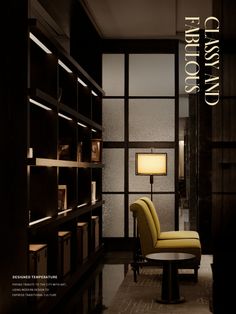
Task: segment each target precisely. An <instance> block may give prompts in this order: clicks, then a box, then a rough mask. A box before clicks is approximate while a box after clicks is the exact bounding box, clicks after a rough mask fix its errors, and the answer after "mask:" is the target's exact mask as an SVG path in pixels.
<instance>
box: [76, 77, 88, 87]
mask: <svg viewBox="0 0 236 314" xmlns="http://www.w3.org/2000/svg"><path fill="white" fill-rule="evenodd" d="M77 81H78V82H79V83H80V84H81V85H83V86H84V87H86V86H87V84H85V83H84V81H82V80H81V79H80V78H79V77H77Z"/></svg>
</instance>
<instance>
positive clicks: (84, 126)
mask: <svg viewBox="0 0 236 314" xmlns="http://www.w3.org/2000/svg"><path fill="white" fill-rule="evenodd" d="M77 124H78V125H80V126H82V127H83V128H87V125H85V124H83V123H81V122H77Z"/></svg>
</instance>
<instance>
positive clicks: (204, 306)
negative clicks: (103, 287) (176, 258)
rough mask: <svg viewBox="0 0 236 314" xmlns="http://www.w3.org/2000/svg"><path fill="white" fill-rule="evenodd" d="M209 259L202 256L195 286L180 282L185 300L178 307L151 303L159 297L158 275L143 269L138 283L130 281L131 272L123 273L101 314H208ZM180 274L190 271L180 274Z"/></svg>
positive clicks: (155, 270) (148, 268) (153, 269)
mask: <svg viewBox="0 0 236 314" xmlns="http://www.w3.org/2000/svg"><path fill="white" fill-rule="evenodd" d="M211 263H212V256H211V255H203V256H202V259H201V265H200V268H199V273H198V282H197V283H195V282H193V281H190V280H189V279H188V280H185V279H181V280H180V283H179V284H180V285H179V287H180V295H181V296H183V297H184V298H185V300H186V301H185V302H184V303H180V304H160V303H157V302H156V301H155V300H156V299H157V297H159V296H160V294H161V273H162V270H161V269H158V268H153V267H152V268H151V267H143V268H142V269H141V271H140V275H139V276H138V282H137V283H135V282H134V280H133V272H132V270H131V269H129V271H128V272H127V275H126V277H125V278H124V281H123V282H122V284H121V285H120V287H119V289H118V291H117V293H116V295H115V297H114V298H113V300H112V302H111V305H110V306H109V308H108V309H107V310H106V311H105V312H104V313H105V314H114V313H116V314H139V313H140V314H154V313H155V314H157V313H158V314H209V313H211V312H210V307H209V299H210V298H211V290H212V273H211V266H210V265H211ZM179 272H180V273H181V272H182V273H186V272H192V270H180V271H179Z"/></svg>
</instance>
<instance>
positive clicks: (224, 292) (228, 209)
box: [212, 0, 236, 314]
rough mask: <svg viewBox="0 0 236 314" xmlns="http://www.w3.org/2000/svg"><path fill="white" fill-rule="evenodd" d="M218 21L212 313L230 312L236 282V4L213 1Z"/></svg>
mask: <svg viewBox="0 0 236 314" xmlns="http://www.w3.org/2000/svg"><path fill="white" fill-rule="evenodd" d="M214 14H215V15H216V16H218V17H219V19H220V21H221V32H220V34H221V46H220V49H221V74H220V75H221V77H220V81H221V102H220V104H219V106H215V107H214V108H213V112H212V140H213V141H212V174H213V176H212V187H213V192H212V207H213V210H214V215H213V249H214V263H213V305H214V313H216V314H228V313H232V309H233V308H234V307H235V293H234V290H233V289H232V288H231V286H232V283H234V282H235V281H236V267H235V265H236V249H235V242H236V234H235V221H236V127H235V121H236V105H235V104H236V79H235V73H236V49H235V38H236V25H235V14H236V3H235V1H230V0H226V1H225V0H224V1H220V0H217V1H215V2H214Z"/></svg>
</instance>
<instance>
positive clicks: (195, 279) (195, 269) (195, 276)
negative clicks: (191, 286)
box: [194, 267, 198, 282]
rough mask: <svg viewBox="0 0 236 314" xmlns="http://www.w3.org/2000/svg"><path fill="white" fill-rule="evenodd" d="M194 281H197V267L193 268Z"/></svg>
mask: <svg viewBox="0 0 236 314" xmlns="http://www.w3.org/2000/svg"><path fill="white" fill-rule="evenodd" d="M194 282H198V267H195V268H194Z"/></svg>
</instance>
